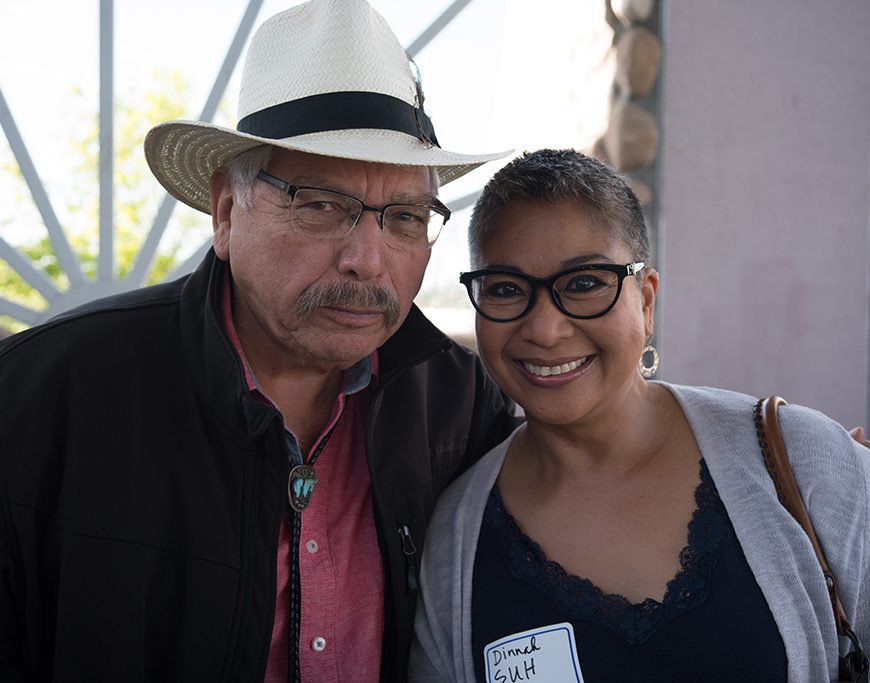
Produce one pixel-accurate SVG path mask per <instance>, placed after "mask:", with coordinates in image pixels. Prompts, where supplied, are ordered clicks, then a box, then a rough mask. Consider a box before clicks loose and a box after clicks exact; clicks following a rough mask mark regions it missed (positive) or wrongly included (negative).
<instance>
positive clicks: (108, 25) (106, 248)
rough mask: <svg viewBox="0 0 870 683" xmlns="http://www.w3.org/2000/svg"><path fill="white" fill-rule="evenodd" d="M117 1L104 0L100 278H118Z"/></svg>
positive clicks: (101, 79)
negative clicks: (116, 168)
mask: <svg viewBox="0 0 870 683" xmlns="http://www.w3.org/2000/svg"><path fill="white" fill-rule="evenodd" d="M114 9H115V8H114V2H113V0H100V252H99V260H98V261H97V279H98V280H100V281H101V282H111V281H112V280H114V279H115V239H114V237H115V201H114V166H115V142H114V140H115V116H114V111H113V105H114V91H115V86H114V80H115V79H114V63H115V55H114V30H115V11H114Z"/></svg>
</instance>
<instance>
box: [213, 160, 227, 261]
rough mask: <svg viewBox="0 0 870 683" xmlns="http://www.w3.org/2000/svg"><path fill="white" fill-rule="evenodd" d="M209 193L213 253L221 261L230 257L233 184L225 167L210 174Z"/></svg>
mask: <svg viewBox="0 0 870 683" xmlns="http://www.w3.org/2000/svg"><path fill="white" fill-rule="evenodd" d="M208 187H209V193H210V195H211V226H212V229H213V230H214V237H213V240H212V241H213V244H214V253H215V254H216V255H217V257H218V258H219V259H220V260H221V261H228V260H229V258H230V228H231V227H232V219H231V215H232V210H233V184H232V181H231V180H230V175H229V173H228V172H227V169H225V168H219V169H217V170H216V171H215V172H214V173H212V174H211V179H210V180H209V184H208Z"/></svg>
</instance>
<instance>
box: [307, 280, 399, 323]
mask: <svg viewBox="0 0 870 683" xmlns="http://www.w3.org/2000/svg"><path fill="white" fill-rule="evenodd" d="M332 307H335V308H364V309H376V310H378V311H380V312H381V313H383V314H384V318H385V320H386V323H387V326H388V327H392V326H393V325H395V324H396V323H397V322H398V321H399V316H400V315H401V313H400V308H399V300H398V298H397V297H396V295H395V294H394V293H393V292H391V291H390V290H389V289H387V288H386V287H384V286H383V285H379V284H376V283H371V284H368V285H357V284H354V283H352V282H347V281H339V282H328V283H325V284H315V285H312V286H311V287H309V288H308V289H306V290H305V291H304V292H302V294H301V295H300V296H299V299H298V300H297V301H296V316H297V317H298V318H299V319H300V320H304V319H306V318H307V317H308V316H310V315H311V314H312V313H314V312H315V311H316V310H317V309H319V308H332Z"/></svg>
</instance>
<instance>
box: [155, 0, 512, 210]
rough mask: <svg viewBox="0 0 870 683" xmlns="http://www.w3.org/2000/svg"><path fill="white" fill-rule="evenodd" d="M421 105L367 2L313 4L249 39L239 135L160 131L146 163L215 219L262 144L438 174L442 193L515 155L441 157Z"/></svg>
mask: <svg viewBox="0 0 870 683" xmlns="http://www.w3.org/2000/svg"><path fill="white" fill-rule="evenodd" d="M422 100H423V93H422V89H421V88H420V86H419V82H418V80H417V79H415V77H414V74H413V73H412V71H411V67H410V64H409V59H408V55H407V53H406V52H405V50H404V48H403V47H402V45H401V44H400V43H399V41H398V40H397V38H396V36H395V35H394V34H393V32H392V30H391V29H390V27H389V26H388V25H387V23H386V21H384V19H383V17H382V16H381V15H380V14H378V13H377V12H376V11H375V10H374V9H372V7H371V6H370V5H369V4H368V3H367V2H365V0H310V2H306V3H303V4H301V5H297V6H296V7H292V8H291V9H289V10H286V11H284V12H281V13H280V14H276V15H275V16H273V17H271V18H270V19H268V20H266V21H265V22H264V23H263V24H262V25H261V26H260V28H259V29H257V31H256V33H255V34H254V36H253V38H251V44H250V47H249V48H248V55H247V58H246V60H245V68H244V71H243V72H242V85H241V90H240V93H239V122H238V125H237V130H232V129H229V128H221V127H219V126H214V125H211V124H208V123H202V122H200V121H170V122H168V123H162V124H160V125H158V126H155V127H154V128H153V129H151V131H149V133H148V135H147V136H146V138H145V158H146V159H147V160H148V165H149V166H150V167H151V171H152V172H153V173H154V175H155V176H156V177H157V180H159V181H160V183H161V184H162V185H163V186H164V187H165V188H166V189H167V190H168V191H169V193H170V194H172V195H173V196H175V197H176V198H178V199H180V200H181V201H183V202H184V203H185V204H189V205H190V206H192V207H193V208H195V209H199V210H200V211H204V212H206V213H210V211H211V206H210V202H209V190H208V184H209V178H210V177H211V175H212V173H213V172H214V170H215V169H217V168H218V167H220V166H226V165H227V164H228V163H229V162H230V161H231V160H232V159H233V157H235V156H237V155H238V154H240V153H241V152H244V151H246V150H249V149H252V148H254V147H258V146H259V145H262V144H264V143H266V144H270V145H274V146H276V147H280V148H283V149H289V150H298V151H301V152H308V153H311V154H322V155H325V156H331V157H340V158H343V159H359V160H362V161H373V162H380V163H386V164H403V165H409V166H432V167H435V168H436V169H437V172H438V177H439V180H440V182H441V184H442V185H443V184H445V183H448V182H450V181H451V180H455V179H456V178H458V177H460V176H462V175H464V174H465V173H468V172H469V171H471V170H472V169H474V168H476V167H477V166H480V165H481V164H483V163H486V162H487V161H492V160H494V159H500V158H502V157H504V156H507V155H508V154H510V151H507V152H501V153H498V154H458V153H455V152H448V151H446V150H443V149H441V148H440V147H439V146H438V143H437V139H436V137H435V131H434V130H433V128H432V122H431V121H430V120H429V117H428V116H426V114H425V113H424V111H423V109H422ZM456 106H460V103H459V102H457V103H456Z"/></svg>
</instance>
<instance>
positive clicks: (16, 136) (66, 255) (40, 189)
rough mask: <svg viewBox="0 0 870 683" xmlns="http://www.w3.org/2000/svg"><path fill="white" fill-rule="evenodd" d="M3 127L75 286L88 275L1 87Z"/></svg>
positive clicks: (49, 234) (34, 200) (60, 260)
mask: <svg viewBox="0 0 870 683" xmlns="http://www.w3.org/2000/svg"><path fill="white" fill-rule="evenodd" d="M0 126H2V127H3V131H4V132H5V133H6V139H7V140H8V141H9V147H10V148H11V149H12V153H13V154H14V155H15V159H16V161H17V162H18V167H19V168H20V169H21V174H22V175H23V176H24V181H25V182H26V183H27V187H28V188H29V189H30V195H31V196H32V197H33V202H34V203H35V204H36V208H37V209H38V210H39V213H40V214H41V215H42V221H43V223H45V227H46V228H47V229H48V237H49V239H50V240H51V246H52V248H53V249H54V253H55V255H56V256H57V259H58V261H59V262H60V265H61V268H63V270H64V271H65V272H66V275H67V277H68V278H69V281H70V284H73V285H74V284H78V283H80V282H84V281H85V276H84V274H83V273H82V268H81V264H80V263H79V259H78V257H77V256H76V255H75V253H73V250H72V248H71V247H70V245H69V242H68V241H67V239H66V235H64V232H63V228H61V227H60V221H58V220H57V215H56V214H55V213H54V209H53V208H52V206H51V202H50V201H49V199H48V194H46V192H45V187H44V186H43V184H42V181H41V180H40V179H39V174H38V173H37V172H36V167H35V166H34V165H33V160H32V159H31V158H30V154H29V153H28V151H27V147H26V146H25V144H24V140H23V139H22V138H21V133H19V132H18V126H16V125H15V119H14V118H13V116H12V111H11V110H10V109H9V106H8V105H7V104H6V98H5V97H3V90H2V89H0Z"/></svg>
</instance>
